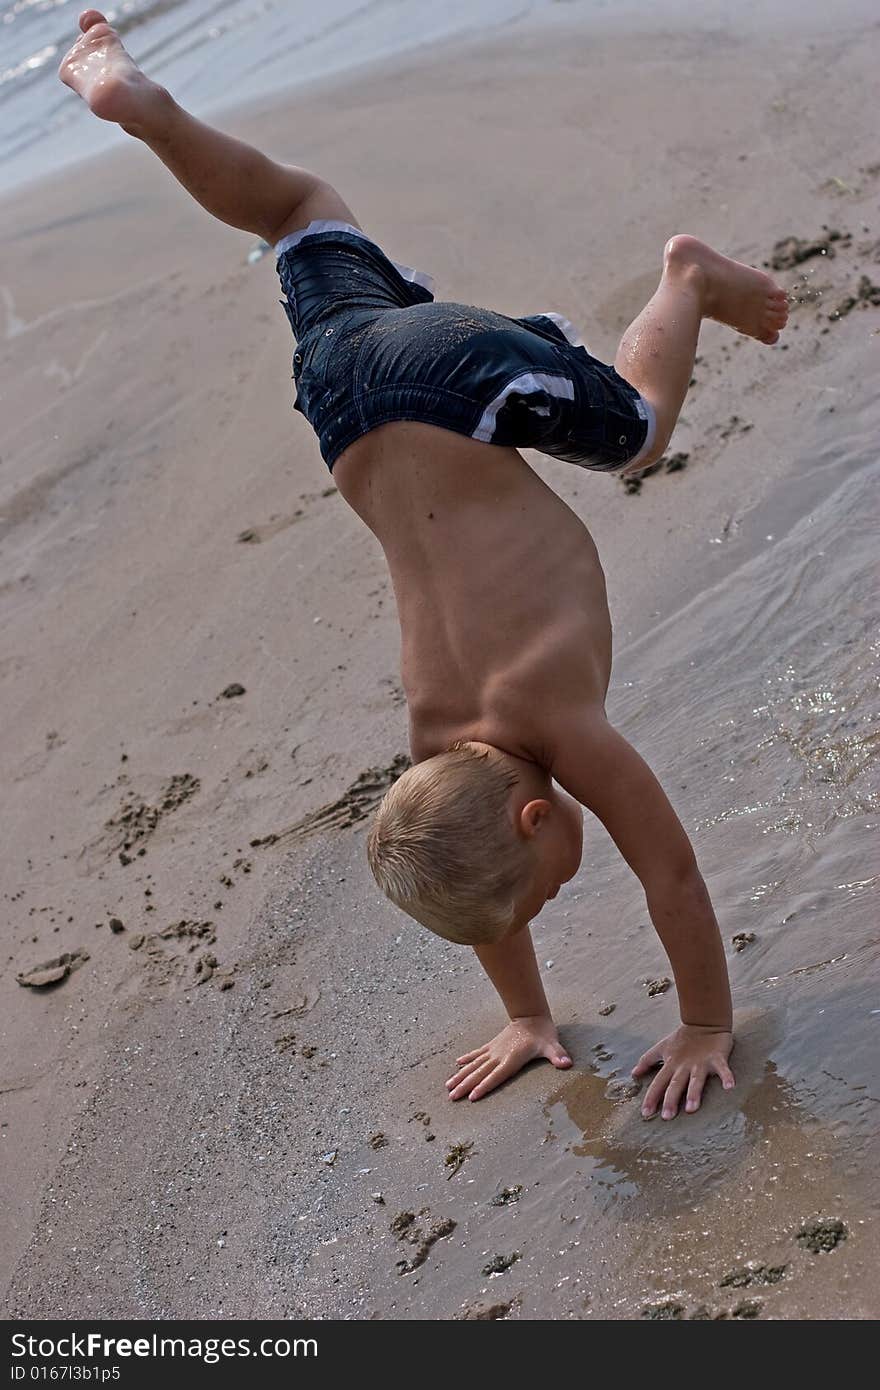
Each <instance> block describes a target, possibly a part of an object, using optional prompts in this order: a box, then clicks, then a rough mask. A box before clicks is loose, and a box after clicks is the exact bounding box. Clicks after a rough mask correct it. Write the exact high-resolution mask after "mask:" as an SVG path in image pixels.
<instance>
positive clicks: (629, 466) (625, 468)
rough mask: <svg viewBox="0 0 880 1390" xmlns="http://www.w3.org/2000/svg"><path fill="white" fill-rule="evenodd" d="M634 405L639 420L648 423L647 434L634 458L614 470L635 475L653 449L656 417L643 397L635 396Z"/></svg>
mask: <svg viewBox="0 0 880 1390" xmlns="http://www.w3.org/2000/svg"><path fill="white" fill-rule="evenodd" d="M634 404H635V407H636V410H637V411H638V413H639V415H640V416H641V418H642V419H643V420H647V422H648V433H647V434H646V435H645V442H644V444H643V445H642V447H641V449H639V452H638V453H637V454H636V456H635V458H631V459H630V460H629V462H628V463H624V464H621V466H620V468H619V469H617V470H616V471H617V472H618V473H637V472H638V470H639V469H640V468H642V467H644V466H645V465H644V464H643V463H642V460H643V459H647V457H648V455H649V454H650V452H651V450H652V449H653V447H654V440H655V439H656V438H657V415H656V413H655V411H654V407H653V406H652V404H651V402H650V401H646V400H645V398H644V396H637V397H636V399H635V402H634Z"/></svg>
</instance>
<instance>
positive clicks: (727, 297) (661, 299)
mask: <svg viewBox="0 0 880 1390" xmlns="http://www.w3.org/2000/svg"><path fill="white" fill-rule="evenodd" d="M704 318H714V319H717V320H718V321H719V322H720V323H726V324H728V325H729V326H730V327H731V328H735V329H736V330H737V331H738V332H739V333H745V334H747V335H748V336H749V337H752V338H757V339H758V340H759V341H760V342H762V343H766V344H768V346H769V345H771V344H773V343H775V342H776V340H777V338H778V337H779V333H780V330H781V329H782V328H784V326H785V322H786V320H787V318H788V307H787V297H786V294H785V291H784V290H783V289H780V287H779V286H778V285H777V284H776V283H775V281H773V280H772V279H771V278H770V276H769V275H765V274H764V273H763V271H760V270H753V269H752V268H751V266H747V265H743V264H742V263H741V262H740V261H732V260H730V259H729V258H728V257H727V256H722V255H720V254H719V253H718V252H717V251H713V250H712V248H711V247H710V246H707V245H706V243H705V242H703V241H698V240H697V238H696V237H691V236H675V237H673V238H672V240H671V241H668V242H667V243H666V249H665V252H664V257H663V277H662V279H661V281H660V284H659V286H658V288H657V292H656V294H655V295H654V297H653V298H652V299H651V300H650V302H649V303H648V304H647V305H646V306H645V308H644V309H643V310H642V312H641V313H640V314H639V316H638V318H637V319H636V320H635V322H633V323H631V324H630V326H629V328H628V329H627V330H626V332H625V333H624V335H623V337H622V338H621V340H620V347H619V348H618V349H617V356H616V357H615V359H614V367H615V370H616V371H618V372H619V373H620V375H621V376H622V377H623V378H624V379H625V380H626V381H628V382H629V383H630V385H631V386H635V388H636V390H637V391H639V392H640V394H641V395H642V396H644V398H645V400H647V401H648V402H649V404H650V405H652V406H653V408H654V411H655V414H656V416H657V432H656V435H655V438H654V443H653V445H652V448H651V451H650V454H649V455H647V456H646V457H645V458H643V459H642V460H641V461H640V463H639V469H641V468H645V467H647V466H648V465H649V464H651V463H653V462H655V461H656V460H657V459H658V458H660V457H661V455H662V454H663V451H664V450H665V448H666V446H667V444H668V443H669V439H670V437H671V435H672V431H673V429H674V428H675V422H676V420H677V419H678V414H679V411H680V410H681V407H682V405H683V404H684V398H685V396H686V395H687V389H688V384H689V382H690V379H691V373H692V372H693V366H694V354H695V353H696V350H697V340H698V338H699V335H700V324H701V323H702V321H703V319H704ZM624 471H625V470H624ZM634 471H638V470H634Z"/></svg>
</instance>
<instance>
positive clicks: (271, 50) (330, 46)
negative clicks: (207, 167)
mask: <svg viewBox="0 0 880 1390" xmlns="http://www.w3.org/2000/svg"><path fill="white" fill-rule="evenodd" d="M547 3H549V0H452V2H451V3H446V4H444V5H442V6H437V5H432V4H430V3H428V0H407V4H406V5H405V6H404V5H401V4H399V3H395V2H394V0H324V3H322V4H321V5H320V6H319V7H316V6H315V5H314V4H313V3H311V0H257V3H254V0H125V3H123V4H121V5H114V6H113V7H112V8H110V9H108V10H106V11H105V13H106V14H107V17H108V19H109V20H110V21H111V23H113V24H115V25H116V27H117V28H118V29H119V31H120V33H121V34H122V35H123V37H124V39H125V42H126V45H127V46H128V47H129V49H130V51H131V53H132V55H133V56H134V57H135V59H136V60H137V61H138V62H139V63H141V64H142V65H143V66H144V68H145V69H146V71H147V72H149V74H150V76H152V77H155V78H156V79H157V81H162V82H165V83H167V84H168V85H169V86H171V87H172V88H173V90H174V92H175V95H177V96H178V97H179V98H180V99H181V100H183V101H185V102H186V103H187V105H189V106H190V107H191V108H192V109H193V110H195V111H196V112H199V113H201V112H202V111H204V110H205V109H206V108H209V107H211V106H214V105H217V104H218V103H220V104H227V103H228V102H229V101H230V93H234V95H233V97H232V99H234V100H238V101H246V100H249V99H251V98H261V97H264V96H266V95H268V94H269V93H271V92H274V91H277V90H279V89H280V88H283V87H286V86H289V85H293V84H295V83H297V82H301V81H304V80H308V79H310V78H314V77H320V76H324V75H327V74H330V73H333V72H336V71H339V70H340V69H344V68H347V67H351V66H354V65H355V64H357V63H359V62H365V61H368V60H370V59H373V58H382V57H385V56H387V55H389V54H392V53H394V52H397V51H399V50H401V49H407V48H411V47H418V46H421V45H424V44H428V43H431V42H432V41H436V40H437V39H439V38H444V37H447V36H449V35H452V34H459V33H468V32H471V31H478V30H481V29H485V28H488V27H490V26H492V25H494V24H501V23H505V22H507V21H509V20H511V19H512V18H515V17H517V16H519V15H522V14H524V13H528V12H530V11H533V10H535V9H538V8H540V7H541V5H542V4H547ZM0 4H2V11H0V37H2V56H0V187H7V188H8V187H10V186H12V185H13V184H14V183H17V182H21V181H23V180H27V179H30V178H33V177H35V176H39V175H40V174H43V173H47V172H49V171H50V170H51V169H52V168H58V167H60V166H62V165H64V164H67V163H70V162H71V160H73V159H77V158H81V157H82V156H83V155H86V154H92V153H96V152H97V151H99V150H101V149H104V148H107V147H108V146H109V145H111V144H112V143H114V142H115V141H118V140H120V138H121V137H120V136H119V134H118V133H117V132H116V131H115V130H113V129H112V128H108V127H107V126H106V125H105V126H102V125H101V124H100V123H98V122H96V121H94V120H92V119H90V118H89V115H88V112H87V111H86V110H85V108H84V107H83V105H82V103H81V102H79V101H78V100H77V98H76V97H75V96H74V94H73V93H72V92H70V91H68V90H67V88H65V87H63V86H61V85H60V84H59V83H58V81H57V79H56V69H57V67H58V64H59V62H60V60H61V58H62V57H63V56H64V53H65V52H66V51H67V49H68V47H69V46H70V44H71V43H73V41H74V39H75V38H76V36H77V33H78V30H77V17H78V15H79V13H80V11H81V10H82V9H84V8H85V6H84V5H83V4H81V3H80V0H0Z"/></svg>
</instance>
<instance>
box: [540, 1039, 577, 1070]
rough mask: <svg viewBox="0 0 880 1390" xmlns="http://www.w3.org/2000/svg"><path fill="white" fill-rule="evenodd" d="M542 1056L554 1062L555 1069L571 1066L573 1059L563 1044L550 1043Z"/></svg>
mask: <svg viewBox="0 0 880 1390" xmlns="http://www.w3.org/2000/svg"><path fill="white" fill-rule="evenodd" d="M541 1055H542V1057H546V1058H547V1061H548V1062H552V1063H553V1065H554V1067H570V1066H571V1058H570V1057H569V1055H568V1053H567V1052H566V1050H565V1048H564V1047H563V1046H562V1044H561V1043H548V1044H547V1046H546V1047H545V1048H544V1050H543V1052H542V1054H541Z"/></svg>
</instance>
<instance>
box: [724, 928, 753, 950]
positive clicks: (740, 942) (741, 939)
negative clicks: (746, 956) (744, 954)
mask: <svg viewBox="0 0 880 1390" xmlns="http://www.w3.org/2000/svg"><path fill="white" fill-rule="evenodd" d="M756 940H757V937H756V936H755V933H754V932H753V931H738V932H737V934H736V936H732V937H731V938H730V944H731V946H732V947H733V949H734V950H735V951H744V950H745V949H746V947H747V946H751V944H752V942H753V941H756Z"/></svg>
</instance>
